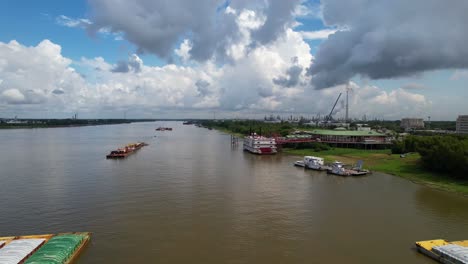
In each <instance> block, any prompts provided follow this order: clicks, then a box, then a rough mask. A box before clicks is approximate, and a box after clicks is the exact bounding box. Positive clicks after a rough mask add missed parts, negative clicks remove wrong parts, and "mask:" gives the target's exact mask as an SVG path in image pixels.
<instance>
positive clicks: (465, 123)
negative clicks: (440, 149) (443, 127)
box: [457, 115, 468, 134]
mask: <svg viewBox="0 0 468 264" xmlns="http://www.w3.org/2000/svg"><path fill="white" fill-rule="evenodd" d="M457 134H468V115H459V116H458V118H457Z"/></svg>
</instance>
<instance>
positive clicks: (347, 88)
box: [345, 82, 349, 123]
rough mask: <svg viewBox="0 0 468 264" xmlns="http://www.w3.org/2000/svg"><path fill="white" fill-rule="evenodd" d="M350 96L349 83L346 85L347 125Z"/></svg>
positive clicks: (346, 121)
mask: <svg viewBox="0 0 468 264" xmlns="http://www.w3.org/2000/svg"><path fill="white" fill-rule="evenodd" d="M348 94H349V82H348V83H347V84H346V117H345V123H348V113H349V104H348Z"/></svg>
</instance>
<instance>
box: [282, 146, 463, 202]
mask: <svg viewBox="0 0 468 264" xmlns="http://www.w3.org/2000/svg"><path fill="white" fill-rule="evenodd" d="M283 152H284V153H287V154H292V155H298V156H307V155H310V156H319V157H323V158H324V159H325V161H326V162H333V161H335V160H339V161H342V162H344V163H346V164H355V163H356V161H358V160H363V161H364V167H365V168H367V169H370V170H372V171H379V172H383V173H388V174H392V175H396V176H399V177H402V178H405V179H408V180H411V181H413V182H416V183H420V184H424V185H427V186H430V187H433V188H437V189H441V190H447V191H452V192H457V193H462V194H464V195H468V182H463V181H456V180H454V179H452V178H450V177H447V176H446V175H441V174H439V173H434V172H430V171H427V170H425V169H424V168H423V167H422V166H421V163H420V161H421V160H420V158H421V157H420V156H419V154H418V153H411V154H409V155H407V156H406V157H405V158H400V155H397V154H391V152H390V150H360V149H344V148H334V149H331V150H325V151H319V152H317V151H313V150H310V149H284V150H283Z"/></svg>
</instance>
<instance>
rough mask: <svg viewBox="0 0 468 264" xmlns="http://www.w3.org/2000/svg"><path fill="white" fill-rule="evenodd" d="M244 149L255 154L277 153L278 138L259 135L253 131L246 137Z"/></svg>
mask: <svg viewBox="0 0 468 264" xmlns="http://www.w3.org/2000/svg"><path fill="white" fill-rule="evenodd" d="M244 150H246V151H248V152H250V153H254V154H260V155H265V154H276V153H277V152H278V150H277V148H276V140H275V139H274V138H269V137H263V136H258V135H257V134H255V133H253V134H252V135H250V136H247V137H245V138H244Z"/></svg>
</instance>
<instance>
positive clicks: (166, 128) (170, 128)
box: [155, 127, 172, 131]
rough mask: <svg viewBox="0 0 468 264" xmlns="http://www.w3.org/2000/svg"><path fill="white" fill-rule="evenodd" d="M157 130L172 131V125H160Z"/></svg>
mask: <svg viewBox="0 0 468 264" xmlns="http://www.w3.org/2000/svg"><path fill="white" fill-rule="evenodd" d="M155 130H156V131H172V127H158V128H156V129H155Z"/></svg>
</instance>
